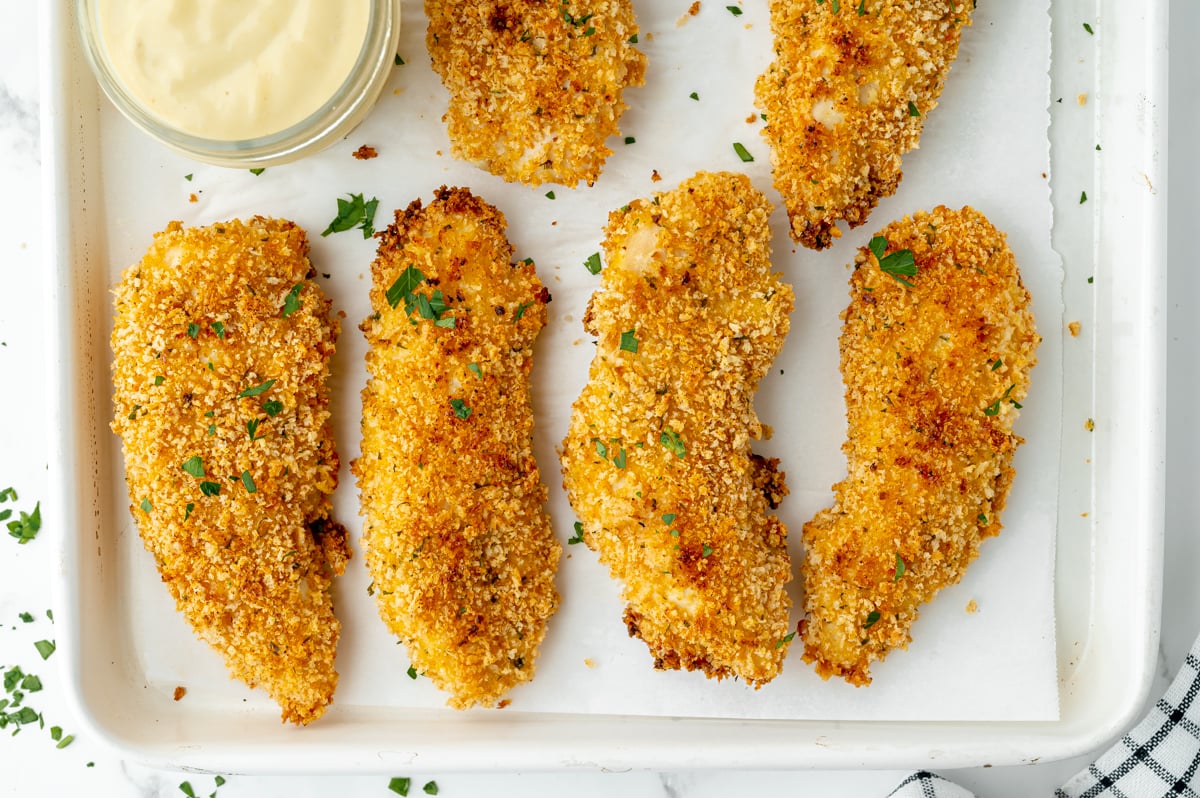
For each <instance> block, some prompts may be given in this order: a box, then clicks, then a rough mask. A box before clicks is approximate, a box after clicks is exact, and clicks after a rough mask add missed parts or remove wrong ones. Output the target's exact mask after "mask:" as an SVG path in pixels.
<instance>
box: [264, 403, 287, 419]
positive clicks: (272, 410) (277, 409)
mask: <svg viewBox="0 0 1200 798" xmlns="http://www.w3.org/2000/svg"><path fill="white" fill-rule="evenodd" d="M262 409H263V412H264V413H266V414H267V415H268V416H270V417H271V418H275V416H277V415H279V414H280V413H282V412H283V402H280V401H278V400H276V399H268V400H267V401H265V402H263V405H262Z"/></svg>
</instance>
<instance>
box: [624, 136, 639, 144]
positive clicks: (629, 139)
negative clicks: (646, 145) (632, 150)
mask: <svg viewBox="0 0 1200 798" xmlns="http://www.w3.org/2000/svg"><path fill="white" fill-rule="evenodd" d="M636 141H637V139H635V138H634V137H633V136H626V137H625V143H626V144H633V143H635V142H636Z"/></svg>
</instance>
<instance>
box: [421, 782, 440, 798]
mask: <svg viewBox="0 0 1200 798" xmlns="http://www.w3.org/2000/svg"><path fill="white" fill-rule="evenodd" d="M421 790H422V791H423V792H424V793H425V794H426V795H437V794H438V786H437V782H436V781H427V782H425V786H424V787H422V788H421Z"/></svg>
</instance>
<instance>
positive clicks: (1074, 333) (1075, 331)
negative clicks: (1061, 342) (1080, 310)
mask: <svg viewBox="0 0 1200 798" xmlns="http://www.w3.org/2000/svg"><path fill="white" fill-rule="evenodd" d="M1082 329H1083V325H1082V324H1080V323H1079V322H1077V321H1073V322H1071V323H1070V324H1068V325H1067V330H1068V331H1069V332H1070V333H1071V337H1072V338H1078V337H1079V333H1080V331H1081V330H1082Z"/></svg>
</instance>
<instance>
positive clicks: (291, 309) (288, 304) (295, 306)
mask: <svg viewBox="0 0 1200 798" xmlns="http://www.w3.org/2000/svg"><path fill="white" fill-rule="evenodd" d="M303 290H304V284H303V283H297V284H296V285H294V286H292V290H291V291H289V292H288V295H287V296H285V297H284V298H283V316H282V318H285V319H286V318H287V317H288V316H290V315H292V314H293V313H295V312H296V311H297V310H299V309H300V292H301V291H303Z"/></svg>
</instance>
